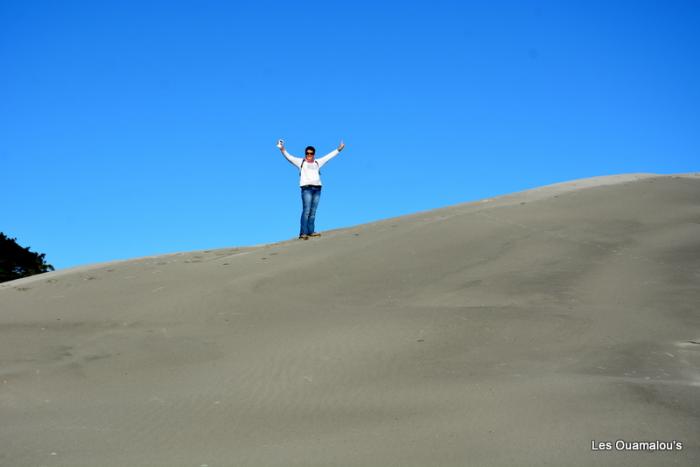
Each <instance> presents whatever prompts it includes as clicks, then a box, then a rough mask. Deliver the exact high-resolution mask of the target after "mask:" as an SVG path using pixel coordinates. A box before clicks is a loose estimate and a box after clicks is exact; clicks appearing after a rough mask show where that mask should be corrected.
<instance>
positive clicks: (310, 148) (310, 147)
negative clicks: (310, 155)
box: [304, 146, 316, 154]
mask: <svg viewBox="0 0 700 467" xmlns="http://www.w3.org/2000/svg"><path fill="white" fill-rule="evenodd" d="M307 151H313V152H314V154H316V148H315V147H313V146H306V149H304V154H306V153H307Z"/></svg>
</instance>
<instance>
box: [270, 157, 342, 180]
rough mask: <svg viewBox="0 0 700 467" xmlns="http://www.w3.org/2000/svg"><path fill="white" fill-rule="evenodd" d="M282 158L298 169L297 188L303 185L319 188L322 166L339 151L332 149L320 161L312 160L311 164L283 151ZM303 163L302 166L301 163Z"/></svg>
mask: <svg viewBox="0 0 700 467" xmlns="http://www.w3.org/2000/svg"><path fill="white" fill-rule="evenodd" d="M283 154H284V157H285V158H286V159H287V160H288V161H289V162H290V163H291V164H292V165H294V166H295V167H296V168H298V169H299V172H300V174H299V186H304V185H318V186H321V174H320V172H319V171H320V170H321V167H323V165H324V164H325V163H326V162H328V161H329V160H331V159H333V158H334V157H335V156H337V155H338V154H340V151H338V150H337V149H334V150H333V151H331V152H329V153H328V154H326V155H325V156H323V157H321V158H320V159H314V161H313V162H311V163H309V162H306V161H305V160H304V158H303V157H294V156H292V155H291V154H289V153H288V152H287V150H286V149H285V150H284V152H283ZM302 162H303V163H304V165H303V166H302V164H301V163H302Z"/></svg>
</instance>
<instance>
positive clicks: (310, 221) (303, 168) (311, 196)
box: [277, 140, 345, 240]
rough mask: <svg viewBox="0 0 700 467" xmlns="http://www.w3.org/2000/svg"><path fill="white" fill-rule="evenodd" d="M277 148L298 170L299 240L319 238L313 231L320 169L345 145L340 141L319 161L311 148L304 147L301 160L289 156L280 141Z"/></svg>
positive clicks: (319, 184) (318, 198)
mask: <svg viewBox="0 0 700 467" xmlns="http://www.w3.org/2000/svg"><path fill="white" fill-rule="evenodd" d="M277 147H278V148H279V150H280V151H281V152H282V155H283V156H284V157H285V158H286V159H287V160H288V161H289V162H290V163H292V165H294V166H295V167H297V168H298V169H299V186H300V187H301V202H302V211H301V228H300V230H299V238H300V239H303V240H308V239H309V237H320V236H321V234H320V233H318V232H316V231H315V230H314V221H315V220H316V208H317V207H318V201H319V200H320V199H321V167H323V165H324V164H325V163H326V162H328V161H329V160H331V159H332V158H334V157H335V156H337V155H338V154H340V151H342V150H343V148H344V147H345V143H343V141H340V145H339V146H338V149H334V150H333V151H331V152H330V153H328V154H326V155H325V156H323V157H322V158H320V159H316V158H315V156H316V149H315V148H314V147H313V146H307V147H306V151H304V152H305V154H304V158H303V159H302V158H300V157H294V156H292V155H291V154H289V153H288V152H287V150H286V149H285V147H284V141H282V140H280V141H279V142H278V143H277Z"/></svg>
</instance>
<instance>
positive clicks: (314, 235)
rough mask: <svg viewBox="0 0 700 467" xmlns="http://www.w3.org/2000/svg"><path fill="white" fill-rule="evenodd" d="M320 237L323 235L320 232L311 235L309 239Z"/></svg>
mask: <svg viewBox="0 0 700 467" xmlns="http://www.w3.org/2000/svg"><path fill="white" fill-rule="evenodd" d="M320 236H321V234H320V233H318V232H314V233H312V234H309V237H320Z"/></svg>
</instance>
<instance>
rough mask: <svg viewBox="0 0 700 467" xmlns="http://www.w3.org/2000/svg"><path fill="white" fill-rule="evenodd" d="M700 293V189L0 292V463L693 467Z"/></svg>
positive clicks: (186, 256)
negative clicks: (645, 447)
mask: <svg viewBox="0 0 700 467" xmlns="http://www.w3.org/2000/svg"><path fill="white" fill-rule="evenodd" d="M699 285H700V174H687V175H682V176H656V175H652V174H638V175H624V176H612V177H599V178H595V179H587V180H579V181H574V182H568V183H564V184H558V185H552V186H549V187H543V188H540V189H536V190H530V191H526V192H522V193H515V194H512V195H507V196H502V197H498V198H493V199H489V200H482V201H478V202H472V203H465V204H459V205H455V206H450V207H446V208H443V209H437V210H433V211H427V212H421V213H416V214H413V215H410V216H404V217H398V218H394V219H387V220H384V221H381V222H375V223H371V224H365V225H359V226H355V227H352V228H346V229H338V230H334V231H329V232H324V234H323V236H322V237H320V238H317V239H312V240H309V241H299V240H296V239H294V240H288V241H282V242H279V243H274V244H268V245H260V246H256V247H252V248H229V249H222V250H208V251H199V252H189V253H179V254H173V255H164V256H157V257H149V258H140V259H135V260H130V261H121V262H114V263H105V264H99V265H92V266H86V267H81V268H75V269H72V270H65V271H56V272H52V273H47V274H42V275H39V276H34V277H30V278H25V279H21V280H17V281H13V282H8V283H4V284H0V363H1V364H0V420H2V423H1V424H0V465H2V466H13V467H16V466H42V465H46V466H70V467H77V466H115V467H117V466H118V467H123V466H168V467H174V466H194V467H200V466H208V467H218V466H382V467H386V466H402V467H404V466H465V465H499V466H500V465H503V466H510V465H557V466H558V465H581V466H584V465H629V466H642V465H643V466H647V465H649V466H652V465H653V466H659V465H693V466H695V465H700V344H699V343H700V313H699V312H698V304H700V287H699ZM619 439H622V440H626V441H629V442H632V441H656V440H659V441H664V442H669V443H670V442H672V441H678V442H680V443H682V449H680V450H679V449H677V447H678V446H677V445H674V450H671V451H656V452H649V451H626V452H623V451H617V450H615V449H614V447H613V450H612V451H604V450H592V442H593V441H594V442H596V443H597V442H602V443H605V442H613V443H614V442H615V441H616V440H619Z"/></svg>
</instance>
